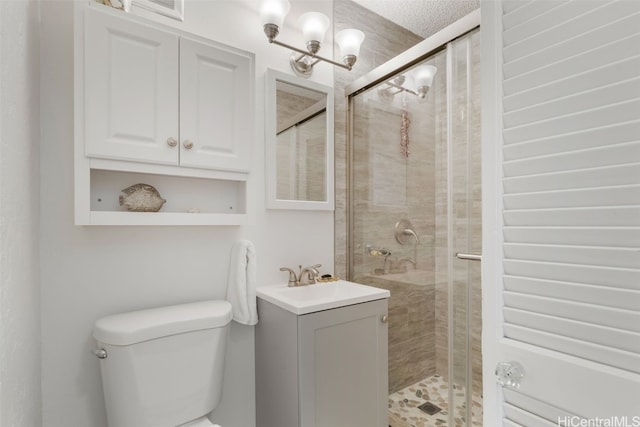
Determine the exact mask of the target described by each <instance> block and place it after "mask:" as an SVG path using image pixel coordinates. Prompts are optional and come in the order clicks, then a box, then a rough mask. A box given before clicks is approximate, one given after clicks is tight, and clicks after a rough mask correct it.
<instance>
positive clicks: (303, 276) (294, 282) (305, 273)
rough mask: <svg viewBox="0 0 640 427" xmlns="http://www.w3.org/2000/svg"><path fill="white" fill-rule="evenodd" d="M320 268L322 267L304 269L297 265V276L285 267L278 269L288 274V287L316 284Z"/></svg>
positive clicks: (317, 265)
mask: <svg viewBox="0 0 640 427" xmlns="http://www.w3.org/2000/svg"><path fill="white" fill-rule="evenodd" d="M320 267H322V265H321V264H315V265H310V266H308V267H304V268H302V266H301V265H299V266H298V268H299V269H300V274H298V275H296V273H295V271H293V270H292V269H290V268H287V267H280V271H287V272H289V283H288V286H290V287H292V286H306V285H313V284H315V283H316V279H317V278H318V276H320V272H319V271H318V269H319V268H320Z"/></svg>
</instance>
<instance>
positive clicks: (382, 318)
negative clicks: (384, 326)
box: [380, 314, 389, 323]
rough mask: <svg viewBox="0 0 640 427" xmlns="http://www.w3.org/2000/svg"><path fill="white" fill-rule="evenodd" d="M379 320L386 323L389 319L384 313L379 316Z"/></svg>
mask: <svg viewBox="0 0 640 427" xmlns="http://www.w3.org/2000/svg"><path fill="white" fill-rule="evenodd" d="M380 321H381V322H382V323H387V322H388V321H389V317H388V316H387V315H386V314H385V315H383V316H382V317H381V318H380Z"/></svg>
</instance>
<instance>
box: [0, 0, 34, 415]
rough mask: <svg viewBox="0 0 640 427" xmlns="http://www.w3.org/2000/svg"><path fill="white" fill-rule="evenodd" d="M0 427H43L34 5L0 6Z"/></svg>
mask: <svg viewBox="0 0 640 427" xmlns="http://www.w3.org/2000/svg"><path fill="white" fill-rule="evenodd" d="M0 29H1V31H0V69H1V71H0V73H1V76H0V81H1V82H2V83H1V87H0V100H1V104H2V105H1V114H0V242H1V244H2V246H1V247H0V313H1V314H0V397H1V399H0V402H1V404H0V425H2V426H3V427H14V426H15V427H38V426H40V425H41V423H42V411H41V404H42V399H41V392H40V391H41V387H40V385H41V382H40V287H39V280H38V213H39V212H38V210H39V208H38V197H39V187H38V141H39V136H40V135H39V129H40V126H39V116H38V111H39V105H38V103H39V85H38V80H39V67H38V63H39V46H38V44H39V40H38V37H39V36H38V3H37V2H36V1H0Z"/></svg>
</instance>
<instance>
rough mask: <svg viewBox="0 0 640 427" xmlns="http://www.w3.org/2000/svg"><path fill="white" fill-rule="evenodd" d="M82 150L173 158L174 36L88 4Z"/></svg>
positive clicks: (164, 161) (175, 101) (158, 159)
mask: <svg viewBox="0 0 640 427" xmlns="http://www.w3.org/2000/svg"><path fill="white" fill-rule="evenodd" d="M84 31H85V47H84V55H85V139H86V141H85V150H86V151H85V153H86V155H87V156H90V157H101V158H109V159H118V160H135V161H142V162H151V163H161V164H177V162H178V148H177V147H175V146H174V147H171V146H170V144H168V140H169V139H170V138H174V139H175V140H177V139H178V137H179V135H178V108H179V105H178V36H176V35H174V34H168V33H166V32H163V31H159V30H156V29H154V28H150V27H146V26H144V25H141V24H140V23H135V22H130V21H128V20H126V19H123V18H119V17H114V16H112V15H110V14H106V13H101V12H99V11H96V10H93V9H92V8H88V10H87V11H86V19H85V29H84Z"/></svg>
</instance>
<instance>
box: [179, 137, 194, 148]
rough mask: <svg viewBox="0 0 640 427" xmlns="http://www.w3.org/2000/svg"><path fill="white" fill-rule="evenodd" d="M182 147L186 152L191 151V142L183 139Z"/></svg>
mask: <svg viewBox="0 0 640 427" xmlns="http://www.w3.org/2000/svg"><path fill="white" fill-rule="evenodd" d="M182 146H183V147H184V148H186V149H187V150H191V149H192V148H193V141H189V140H188V139H185V140H184V142H183V143H182Z"/></svg>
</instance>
